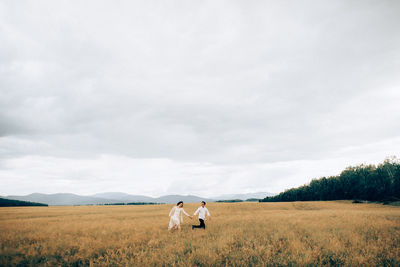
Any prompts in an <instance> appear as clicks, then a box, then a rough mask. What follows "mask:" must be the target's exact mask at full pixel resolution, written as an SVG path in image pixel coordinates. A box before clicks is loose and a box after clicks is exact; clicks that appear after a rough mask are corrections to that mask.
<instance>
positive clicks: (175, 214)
mask: <svg viewBox="0 0 400 267" xmlns="http://www.w3.org/2000/svg"><path fill="white" fill-rule="evenodd" d="M182 213H184V214H185V215H186V216H189V214H187V213H186V211H185V210H184V209H183V208H178V206H175V207H173V208H172V209H171V211H170V212H169V217H170V219H169V226H168V230H171V228H172V227H175V226H178V225H180V223H181V222H182V221H183V216H182Z"/></svg>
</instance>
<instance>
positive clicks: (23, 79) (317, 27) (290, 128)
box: [0, 1, 400, 193]
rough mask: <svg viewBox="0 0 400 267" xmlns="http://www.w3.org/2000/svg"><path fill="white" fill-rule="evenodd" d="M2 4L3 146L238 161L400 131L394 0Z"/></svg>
mask: <svg viewBox="0 0 400 267" xmlns="http://www.w3.org/2000/svg"><path fill="white" fill-rule="evenodd" d="M0 5H1V6H0V7H1V8H0V17H1V19H0V59H1V60H0V96H1V97H0V136H1V137H0V138H1V139H2V143H1V144H3V149H1V150H0V156H1V158H2V159H7V158H14V157H23V156H24V155H32V154H36V155H41V156H49V157H51V156H54V157H65V158H71V159H84V158H96V156H98V155H100V154H114V155H124V156H127V157H132V158H136V159H142V158H146V159H151V158H166V159H170V160H173V161H179V162H197V163H199V162H210V163H213V164H220V165H221V166H226V165H230V168H233V169H234V167H235V166H237V165H238V164H239V165H240V164H256V163H273V162H285V161H295V160H320V159H329V158H332V157H336V156H337V153H338V152H337V151H346V148H348V147H351V146H359V147H363V146H366V145H368V144H373V143H377V142H380V141H382V142H383V141H385V140H394V139H395V138H396V137H398V132H399V130H400V128H399V124H398V123H397V122H398V121H399V119H400V118H399V115H397V114H400V110H399V108H398V101H399V100H400V94H399V90H398V87H399V84H400V81H399V78H398V73H399V72H400V64H399V62H400V61H399V56H400V51H399V50H400V49H399V47H400V36H399V34H397V32H398V28H399V25H400V19H399V16H398V10H399V7H400V6H399V3H397V2H394V1H380V2H379V3H378V2H373V1H352V2H348V1H335V2H330V3H322V2H318V1H303V2H289V1H280V2H272V1H252V2H251V3H244V2H240V1H222V2H215V1H205V2H194V1H188V2H185V3H179V4H178V3H174V2H163V3H162V2H159V1H146V2H143V3H140V2H134V3H129V2H118V3H113V4H108V3H106V2H101V1H100V2H99V1H93V2H88V3H85V4H84V3H80V4H79V5H78V4H72V3H68V2H64V3H58V2H53V1H47V2H46V1H44V2H40V3H34V4H33V3H31V2H12V3H7V4H6V3H1V4H0ZM16 144H18V145H16ZM27 144H29V145H27ZM14 145H15V146H14ZM395 149H396V148H395V147H393V149H389V148H388V149H387V153H388V155H391V154H393V151H395ZM349 153H350V152H349ZM335 155H336V156H335ZM348 156H349V157H350V158H351V155H348ZM221 168H224V167H221ZM280 171H281V174H282V175H281V176H279V175H277V176H279V177H284V175H287V176H290V175H289V174H288V173H287V170H284V169H282V170H280ZM276 172H279V170H276ZM189 173H190V172H189ZM82 175H83V176H88V174H87V173H83V174H82ZM192 175H194V174H189V178H187V179H188V181H192V180H191V178H190V177H194V176H192ZM223 175H228V174H226V173H225V174H221V176H223ZM75 176H79V175H78V174H77V175H75ZM261 176H262V175H261V174H260V175H259V176H257V177H261ZM66 179H67V177H66ZM180 179H181V180H179V181H180V182H182V180H184V179H183V178H180ZM179 181H178V180H176V182H174V181H172V182H171V184H174V183H179ZM254 183H255V184H256V183H257V182H256V181H254ZM271 184H273V182H271ZM186 186H188V187H186ZM189 186H190V183H189V182H188V183H186V184H184V185H182V188H189ZM233 193H236V192H233Z"/></svg>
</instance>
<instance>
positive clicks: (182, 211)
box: [182, 209, 193, 219]
mask: <svg viewBox="0 0 400 267" xmlns="http://www.w3.org/2000/svg"><path fill="white" fill-rule="evenodd" d="M182 212H183V213H184V214H185V215H186V216H188V217H189V218H190V219H192V218H193V216H191V215H189V214H187V213H186V211H185V210H184V209H182Z"/></svg>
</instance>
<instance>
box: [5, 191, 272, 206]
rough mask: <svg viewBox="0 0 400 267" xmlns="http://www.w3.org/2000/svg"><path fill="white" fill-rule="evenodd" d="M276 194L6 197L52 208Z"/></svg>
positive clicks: (63, 194) (196, 200) (211, 199)
mask: <svg viewBox="0 0 400 267" xmlns="http://www.w3.org/2000/svg"><path fill="white" fill-rule="evenodd" d="M273 195H274V194H271V193H265V192H259V193H250V194H230V195H221V196H217V197H213V198H203V197H199V196H193V195H187V196H184V195H166V196H161V197H157V198H153V197H148V196H143V195H130V194H126V193H121V192H105V193H99V194H94V195H90V196H81V195H76V194H71V193H58V194H41V193H33V194H29V195H26V196H12V195H11V196H5V197H4V198H7V199H14V200H22V201H30V202H38V203H45V204H48V205H52V206H64V205H65V206H70V205H96V204H112V203H129V202H153V203H167V204H171V203H177V202H178V201H180V200H182V201H183V202H185V203H197V202H201V201H202V200H204V201H206V202H213V201H216V200H227V199H242V200H246V199H249V198H260V199H262V198H265V197H266V196H273Z"/></svg>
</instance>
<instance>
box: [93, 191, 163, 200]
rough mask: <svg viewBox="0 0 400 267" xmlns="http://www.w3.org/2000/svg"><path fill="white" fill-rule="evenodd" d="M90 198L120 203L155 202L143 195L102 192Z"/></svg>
mask: <svg viewBox="0 0 400 267" xmlns="http://www.w3.org/2000/svg"><path fill="white" fill-rule="evenodd" d="M91 197H96V198H105V199H118V200H120V201H122V202H155V201H154V198H152V197H148V196H143V195H130V194H126V193H122V192H104V193H98V194H94V195H91Z"/></svg>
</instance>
